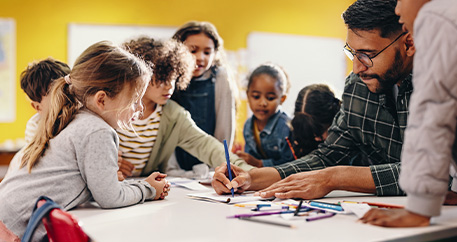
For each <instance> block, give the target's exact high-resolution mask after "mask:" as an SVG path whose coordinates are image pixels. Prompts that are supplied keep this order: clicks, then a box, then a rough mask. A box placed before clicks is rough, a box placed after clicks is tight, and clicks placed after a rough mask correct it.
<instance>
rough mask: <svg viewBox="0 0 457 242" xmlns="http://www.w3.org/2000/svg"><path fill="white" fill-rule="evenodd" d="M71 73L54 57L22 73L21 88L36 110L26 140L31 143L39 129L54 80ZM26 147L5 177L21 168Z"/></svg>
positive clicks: (26, 130) (17, 155)
mask: <svg viewBox="0 0 457 242" xmlns="http://www.w3.org/2000/svg"><path fill="white" fill-rule="evenodd" d="M69 73H70V67H69V66H68V65H67V64H65V63H63V62H60V61H58V60H55V59H53V58H47V59H44V60H42V61H39V62H34V63H31V64H29V65H28V66H27V69H25V70H24V71H23V72H22V73H21V88H22V90H24V92H25V93H26V94H27V96H28V97H29V98H30V100H31V103H30V104H31V105H32V107H33V108H34V109H35V110H36V112H37V113H36V114H34V115H33V116H32V117H31V118H30V119H29V121H28V122H27V125H26V126H25V142H26V143H27V144H29V143H30V142H31V141H32V139H33V136H34V135H35V133H36V131H37V126H38V121H39V120H40V114H41V113H42V112H43V110H45V109H46V108H47V106H48V104H47V99H48V91H49V88H50V87H51V84H52V82H53V81H54V80H56V79H58V78H60V77H64V76H66V75H68V74H69ZM24 149H25V148H22V149H21V150H19V151H18V152H17V153H16V155H15V156H14V157H13V159H12V160H11V162H10V164H9V167H8V171H7V173H6V175H5V177H8V176H9V174H11V173H12V172H14V171H16V170H18V169H19V165H20V162H21V161H20V160H21V159H22V154H23V153H24Z"/></svg>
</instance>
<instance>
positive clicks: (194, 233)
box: [70, 187, 457, 242]
mask: <svg viewBox="0 0 457 242" xmlns="http://www.w3.org/2000/svg"><path fill="white" fill-rule="evenodd" d="M191 193H196V192H195V191H191V190H188V189H185V188H179V187H173V188H172V190H171V191H170V195H169V196H168V197H166V199H165V200H160V201H148V202H145V203H143V204H138V205H134V206H129V207H125V208H118V209H100V208H98V207H97V206H95V205H94V204H95V203H94V202H92V203H87V204H85V205H83V206H80V207H78V208H76V209H74V210H71V211H70V212H71V213H72V214H74V215H76V216H77V218H78V219H79V220H80V222H82V224H83V229H84V230H85V231H86V233H87V234H88V235H89V236H91V237H92V238H93V239H94V240H95V241H97V242H104V241H110V242H113V241H230V242H234V241H259V242H260V241H262V242H263V241H430V240H437V239H442V238H447V237H454V236H457V206H443V209H442V215H441V216H440V217H436V218H433V219H432V225H430V226H428V227H423V228H382V227H376V226H372V225H367V224H363V223H360V222H357V220H358V219H357V217H356V216H355V215H353V214H352V215H347V214H337V215H336V216H333V217H331V218H327V219H322V220H317V221H313V222H305V221H304V219H303V220H299V221H287V220H284V219H282V218H280V217H278V218H272V219H275V220H276V221H282V222H285V223H290V224H293V225H295V226H296V228H285V227H280V226H274V225H268V224H261V223H253V222H250V221H242V220H238V219H228V218H226V217H227V216H230V215H234V214H239V213H246V212H249V210H247V209H246V208H240V207H236V206H233V205H227V204H223V203H212V202H207V201H200V200H195V199H191V198H189V197H188V196H187V194H191ZM320 200H322V201H326V202H337V201H341V200H350V201H365V202H383V203H391V204H397V205H404V204H405V202H406V197H376V196H372V195H366V194H361V193H351V192H343V191H334V192H332V193H330V194H329V195H328V196H326V197H325V198H323V199H320ZM274 216H277V215H274Z"/></svg>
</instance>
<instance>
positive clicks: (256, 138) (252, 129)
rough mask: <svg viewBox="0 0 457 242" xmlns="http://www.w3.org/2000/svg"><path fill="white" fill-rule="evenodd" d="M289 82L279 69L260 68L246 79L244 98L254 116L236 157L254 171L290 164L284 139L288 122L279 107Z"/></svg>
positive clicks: (244, 133) (248, 124) (271, 67)
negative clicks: (246, 98)
mask: <svg viewBox="0 0 457 242" xmlns="http://www.w3.org/2000/svg"><path fill="white" fill-rule="evenodd" d="M289 85H290V84H289V80H288V78H287V75H286V73H285V72H284V71H283V70H282V68H281V67H279V66H277V65H273V64H263V65H260V66H259V67H257V68H256V69H255V70H254V71H253V72H252V74H251V75H250V77H249V79H248V89H247V96H248V102H249V107H250V108H251V110H252V112H253V115H252V117H251V118H249V119H248V120H247V121H246V123H245V124H244V130H243V135H244V139H245V142H246V144H245V147H244V152H242V151H238V152H237V155H238V156H240V157H241V158H243V159H244V160H245V161H246V162H247V163H249V164H250V165H253V166H256V167H264V166H274V165H279V164H282V163H285V162H288V161H291V160H293V159H294V158H293V154H292V150H291V149H290V147H289V145H288V144H287V141H286V137H288V136H290V129H289V126H288V124H287V123H288V122H289V120H290V118H289V117H288V116H287V114H286V113H285V112H283V111H281V110H280V108H279V106H280V105H281V104H282V103H283V102H284V101H285V100H286V97H287V93H288V91H289Z"/></svg>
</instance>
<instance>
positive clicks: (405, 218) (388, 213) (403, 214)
mask: <svg viewBox="0 0 457 242" xmlns="http://www.w3.org/2000/svg"><path fill="white" fill-rule="evenodd" d="M360 221H362V222H363V223H369V224H372V225H376V226H382V227H423V226H428V225H429V224H430V217H427V216H423V215H420V214H417V213H412V212H410V211H408V210H406V209H379V208H372V209H370V211H368V212H367V213H366V214H365V215H364V216H363V217H362V218H360Z"/></svg>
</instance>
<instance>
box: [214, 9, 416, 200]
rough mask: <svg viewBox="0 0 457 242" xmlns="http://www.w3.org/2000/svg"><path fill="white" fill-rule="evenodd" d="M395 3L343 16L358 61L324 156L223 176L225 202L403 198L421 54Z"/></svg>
mask: <svg viewBox="0 0 457 242" xmlns="http://www.w3.org/2000/svg"><path fill="white" fill-rule="evenodd" d="M395 5H396V1H395V0H358V1H356V2H355V3H353V4H352V5H351V6H350V7H349V8H348V9H347V10H346V11H345V12H344V13H343V19H344V21H345V24H346V26H347V40H346V41H347V42H346V45H345V46H344V51H345V52H346V54H347V55H348V57H349V58H350V59H351V60H353V73H351V74H350V75H349V76H348V77H347V79H346V87H345V90H344V94H343V106H342V109H341V110H340V112H339V113H338V114H337V115H336V117H335V119H334V121H333V124H332V126H331V127H330V129H329V133H328V137H327V139H326V140H325V142H324V143H323V144H321V145H320V146H319V147H318V149H316V150H314V151H313V152H311V153H310V154H308V155H306V156H304V157H301V158H300V159H298V160H295V161H292V162H289V163H286V164H283V165H280V166H275V167H267V168H254V169H252V170H250V171H249V172H244V171H243V170H241V169H240V168H238V167H236V166H232V171H233V173H234V174H235V176H236V177H235V178H234V179H233V180H232V181H231V182H230V180H229V179H228V178H227V167H226V166H225V165H224V166H220V167H218V168H217V169H216V173H215V175H214V177H213V181H212V185H213V188H214V189H215V191H216V192H217V193H218V194H222V193H230V188H232V187H233V188H234V189H235V190H236V191H237V192H243V191H245V190H260V189H263V190H260V191H259V192H257V195H260V196H261V197H272V196H275V197H278V198H282V199H286V198H303V199H314V198H319V197H323V196H325V195H326V194H328V193H329V192H331V191H333V190H347V191H355V192H365V193H374V194H376V195H403V194H404V193H403V191H402V190H401V189H400V188H399V186H398V174H399V170H400V155H401V150H402V143H403V136H404V130H405V128H406V120H407V116H408V109H407V108H408V104H409V98H410V95H411V93H412V89H413V87H412V84H411V77H412V76H411V71H412V59H413V55H414V52H415V48H414V44H413V40H412V36H411V35H410V34H409V33H406V32H403V31H402V26H401V25H400V24H399V23H398V16H396V15H395Z"/></svg>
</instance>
